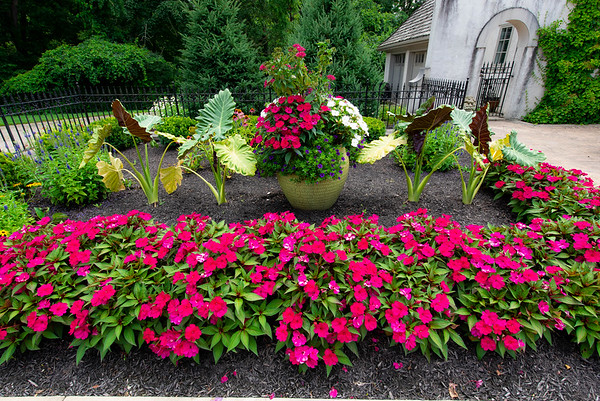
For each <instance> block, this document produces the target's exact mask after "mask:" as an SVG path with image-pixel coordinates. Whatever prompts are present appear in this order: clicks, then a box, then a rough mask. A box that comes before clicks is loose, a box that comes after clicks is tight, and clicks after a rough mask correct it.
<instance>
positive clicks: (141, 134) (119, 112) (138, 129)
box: [112, 99, 152, 143]
mask: <svg viewBox="0 0 600 401" xmlns="http://www.w3.org/2000/svg"><path fill="white" fill-rule="evenodd" d="M112 112H113V115H114V116H115V118H116V119H117V121H118V123H119V125H120V126H121V127H124V128H127V130H128V131H129V133H130V134H131V135H133V136H135V137H138V138H140V139H141V140H142V141H144V142H145V143H148V142H150V141H151V140H152V137H150V133H149V132H148V131H146V128H144V127H142V126H141V125H140V124H139V122H138V121H137V120H136V119H135V118H133V117H131V114H129V113H128V112H127V110H125V108H124V107H123V105H122V104H121V102H120V101H119V100H118V99H116V100H114V101H113V102H112Z"/></svg>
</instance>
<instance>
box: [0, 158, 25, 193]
mask: <svg viewBox="0 0 600 401" xmlns="http://www.w3.org/2000/svg"><path fill="white" fill-rule="evenodd" d="M22 181H23V177H22V174H20V172H19V169H18V167H17V164H16V163H15V161H14V160H12V158H11V157H9V156H7V155H6V154H4V153H0V188H3V187H4V188H10V187H12V186H13V185H15V184H18V183H20V182H22Z"/></svg>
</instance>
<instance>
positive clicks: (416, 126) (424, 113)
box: [358, 97, 460, 202]
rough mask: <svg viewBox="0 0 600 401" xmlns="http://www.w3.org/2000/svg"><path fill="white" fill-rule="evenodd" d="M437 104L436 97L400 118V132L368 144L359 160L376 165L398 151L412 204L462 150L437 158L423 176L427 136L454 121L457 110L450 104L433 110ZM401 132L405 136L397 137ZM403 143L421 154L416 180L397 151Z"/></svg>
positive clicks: (415, 172) (416, 165) (418, 158)
mask: <svg viewBox="0 0 600 401" xmlns="http://www.w3.org/2000/svg"><path fill="white" fill-rule="evenodd" d="M433 101H434V98H433V97H431V98H430V99H428V100H427V102H425V103H424V104H423V105H421V107H419V109H418V110H417V112H416V113H415V115H410V114H408V115H405V116H400V118H401V119H402V122H401V123H399V124H398V125H397V127H398V128H399V130H398V131H396V132H394V133H392V134H390V135H388V136H386V137H382V138H380V139H378V140H375V141H372V142H370V143H369V144H367V145H365V147H364V149H362V150H361V152H360V154H359V157H358V162H359V163H374V162H375V161H377V160H379V159H381V158H383V157H385V156H386V155H387V154H388V153H389V152H391V151H394V152H395V153H396V156H397V158H398V160H399V161H400V163H401V164H402V169H403V170H404V176H405V177H406V185H407V189H408V200H409V202H418V201H419V199H420V197H421V193H422V192H423V190H424V189H425V186H426V185H427V182H429V179H430V178H431V176H432V174H433V173H434V172H435V171H436V170H437V169H438V168H439V166H440V165H441V164H442V163H443V162H444V160H446V159H447V158H448V157H450V156H452V155H453V154H454V152H456V151H457V150H459V149H460V148H457V149H452V151H451V152H450V153H448V154H445V155H437V157H436V160H435V161H434V162H432V163H431V164H432V165H433V167H432V168H431V171H430V172H429V173H428V174H427V175H425V176H424V177H422V174H423V162H424V152H423V145H424V143H425V141H426V139H427V134H429V133H430V132H431V131H432V130H434V129H435V128H437V127H439V126H441V125H442V124H443V123H444V122H446V121H448V120H449V119H450V113H451V112H452V110H453V108H452V107H451V106H446V105H443V106H440V107H438V108H435V109H431V106H432V105H433ZM399 133H401V134H402V135H401V136H400V137H397V135H398V134H399ZM403 144H408V145H409V146H412V148H413V149H414V151H415V153H416V155H417V159H416V163H415V168H414V177H413V178H411V177H410V176H409V174H408V170H407V166H406V163H404V161H403V160H402V157H401V155H400V153H399V152H398V150H397V149H396V148H397V147H398V146H399V145H403Z"/></svg>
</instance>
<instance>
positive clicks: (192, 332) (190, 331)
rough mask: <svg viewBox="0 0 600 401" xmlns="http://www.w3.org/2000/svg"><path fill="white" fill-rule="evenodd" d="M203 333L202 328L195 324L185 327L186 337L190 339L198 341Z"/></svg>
mask: <svg viewBox="0 0 600 401" xmlns="http://www.w3.org/2000/svg"><path fill="white" fill-rule="evenodd" d="M201 335H202V330H200V328H199V327H198V326H196V325H195V324H190V325H189V326H188V327H186V328H185V339H186V340H188V341H192V342H193V341H196V340H198V339H199V338H200V336H201Z"/></svg>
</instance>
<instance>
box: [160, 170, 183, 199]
mask: <svg viewBox="0 0 600 401" xmlns="http://www.w3.org/2000/svg"><path fill="white" fill-rule="evenodd" d="M159 175H160V182H162V184H163V186H164V187H165V191H167V193H168V194H170V193H173V192H175V190H176V189H177V187H178V186H179V185H181V181H182V180H183V174H182V172H181V166H180V165H179V163H178V164H176V165H175V166H170V167H166V168H161V169H160V170H159Z"/></svg>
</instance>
